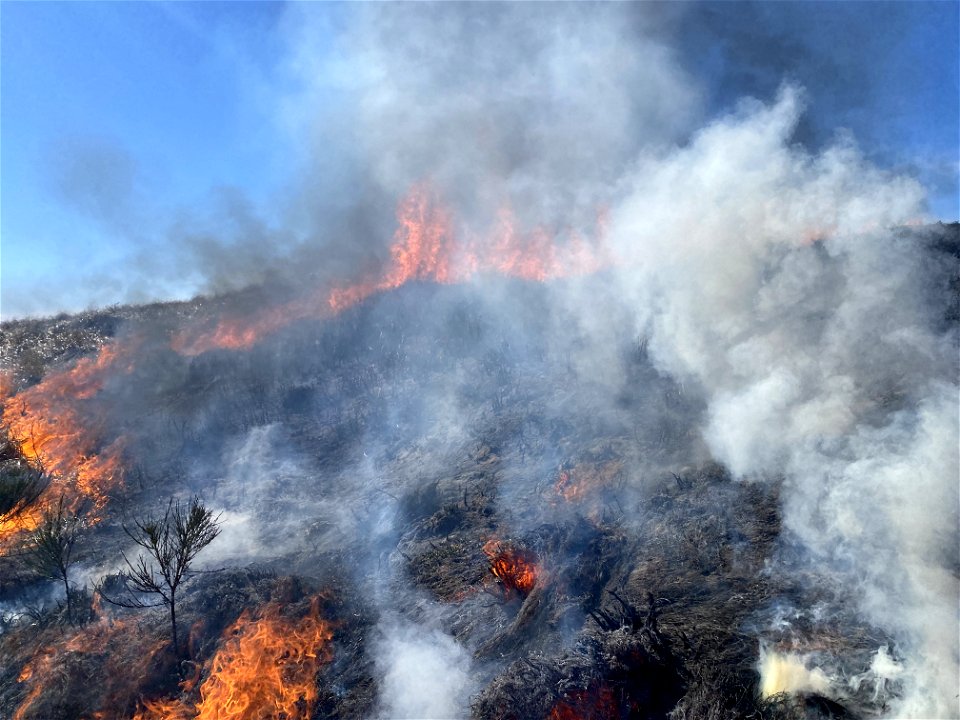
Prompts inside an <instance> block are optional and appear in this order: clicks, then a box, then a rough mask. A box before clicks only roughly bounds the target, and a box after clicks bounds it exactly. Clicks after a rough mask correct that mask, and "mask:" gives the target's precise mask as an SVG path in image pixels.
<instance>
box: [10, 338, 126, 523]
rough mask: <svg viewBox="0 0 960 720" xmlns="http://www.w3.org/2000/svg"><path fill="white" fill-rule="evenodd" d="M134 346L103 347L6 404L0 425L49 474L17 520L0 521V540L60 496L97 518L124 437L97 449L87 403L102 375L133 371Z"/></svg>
mask: <svg viewBox="0 0 960 720" xmlns="http://www.w3.org/2000/svg"><path fill="white" fill-rule="evenodd" d="M132 350H133V346H132V345H125V346H118V345H104V346H103V347H102V348H101V349H100V352H99V353H98V354H97V355H96V356H94V357H89V358H81V359H80V360H79V361H77V363H75V364H74V365H73V366H72V367H71V368H69V369H67V370H63V371H60V372H57V373H53V374H51V375H49V376H48V377H46V378H44V380H43V381H42V382H40V383H39V384H37V385H34V386H32V387H29V388H27V389H26V390H24V391H23V392H20V393H18V394H17V395H15V396H14V397H12V398H10V399H8V400H7V401H6V402H5V403H4V408H3V425H4V427H5V428H6V430H7V433H8V434H9V436H10V438H11V439H12V440H13V441H14V442H16V443H17V444H18V445H19V447H20V451H21V453H22V454H23V456H24V457H25V458H26V459H27V460H28V461H30V462H32V463H33V464H35V465H37V466H38V467H41V468H43V470H44V471H46V472H47V473H48V475H49V476H50V478H51V483H50V485H49V486H48V487H47V489H46V490H45V491H44V494H43V495H42V496H41V498H40V500H39V501H38V503H37V504H36V505H35V506H34V507H33V508H31V510H30V511H29V512H28V513H26V514H25V515H23V516H21V517H19V518H18V519H17V520H16V521H15V522H7V523H2V524H0V542H3V541H4V540H5V539H7V538H9V537H11V536H12V535H13V534H15V533H17V532H19V531H22V530H31V529H33V528H35V527H36V526H37V523H38V522H39V519H40V516H41V514H42V512H43V510H44V508H46V507H49V506H51V505H52V504H53V503H55V502H58V501H59V498H60V497H61V496H63V498H64V500H65V501H66V504H67V507H68V508H69V509H70V510H72V511H75V510H78V509H80V508H81V507H84V508H85V509H86V510H87V512H88V520H89V521H90V522H96V521H97V520H98V519H99V512H100V511H101V510H102V509H103V507H104V506H105V505H106V503H107V501H108V498H109V495H110V494H111V493H112V492H114V491H115V490H116V489H117V488H118V487H119V486H120V483H121V482H122V467H121V458H122V454H123V446H124V441H123V439H122V438H121V439H118V440H115V441H114V442H113V443H111V444H110V445H108V446H107V447H106V448H101V447H100V445H101V429H102V428H101V427H100V423H99V422H98V421H97V420H96V417H95V413H92V412H86V409H87V408H86V407H85V401H88V400H90V399H91V398H93V397H94V396H96V395H97V393H98V392H100V390H101V389H102V388H103V385H104V382H105V381H106V378H107V377H108V376H109V375H110V374H112V373H116V372H118V371H126V372H129V371H130V370H131V369H132V365H131V362H130V360H129V357H130V354H131V352H132Z"/></svg>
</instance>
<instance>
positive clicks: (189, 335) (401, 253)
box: [171, 183, 610, 355]
mask: <svg viewBox="0 0 960 720" xmlns="http://www.w3.org/2000/svg"><path fill="white" fill-rule="evenodd" d="M596 226H597V232H598V237H597V240H596V241H595V242H594V243H590V242H588V241H587V240H585V239H584V238H583V237H582V236H581V235H580V234H579V233H577V232H575V231H570V232H569V233H568V235H569V237H568V241H567V242H566V243H565V246H563V247H561V246H559V245H558V244H557V243H556V242H555V235H556V234H552V233H549V232H548V231H547V229H546V228H543V227H538V228H535V229H534V230H533V231H532V232H530V233H527V234H524V233H521V232H519V231H517V229H516V221H515V219H514V216H513V212H512V211H511V210H510V208H509V207H504V208H502V209H501V210H500V212H499V213H498V215H497V222H496V223H495V226H494V229H493V232H492V235H491V236H490V237H487V238H474V239H473V240H471V241H469V242H462V241H460V240H459V239H458V238H457V236H456V232H455V230H454V221H453V217H452V214H451V213H450V212H449V211H448V210H447V209H445V208H444V207H443V206H442V205H441V203H440V201H439V199H438V198H437V197H436V194H435V193H433V192H432V191H431V190H430V188H429V187H428V186H427V185H426V184H423V183H421V184H418V185H415V186H414V187H413V188H412V189H411V190H410V192H409V193H408V194H407V196H406V197H404V198H403V199H402V200H401V201H400V203H399V205H398V207H397V229H396V231H395V232H394V236H393V243H392V244H391V246H390V264H389V265H388V266H387V267H386V268H385V269H384V271H383V272H382V273H381V274H380V275H379V276H377V277H373V278H367V279H366V280H363V281H360V282H357V283H354V284H352V285H346V286H343V287H335V288H333V289H332V290H330V291H329V292H325V291H317V292H314V293H311V294H309V295H308V296H306V297H305V298H301V299H298V300H294V301H292V302H289V303H285V304H283V305H280V306H277V307H272V308H266V309H264V310H262V311H260V312H258V313H257V314H255V315H254V316H253V317H249V318H241V317H233V318H227V319H222V320H220V321H219V322H218V323H217V324H216V326H215V327H214V328H213V329H208V328H206V327H203V326H194V327H192V328H189V329H187V330H185V331H183V332H180V333H178V334H177V335H175V336H174V338H173V340H172V343H171V345H172V347H173V349H174V350H176V351H177V352H179V353H181V354H184V355H198V354H200V353H203V352H207V351H209V350H216V349H222V350H240V349H245V348H249V347H252V346H253V345H254V344H256V343H257V342H258V341H259V340H260V339H261V338H262V337H263V336H264V335H268V334H270V333H272V332H275V331H277V330H279V329H280V328H282V327H285V326H286V325H289V324H290V323H292V322H295V321H297V320H302V319H305V318H311V317H312V318H323V317H327V316H330V315H331V314H335V313H338V312H340V311H342V310H345V309H346V308H349V307H351V306H353V305H356V304H357V303H359V302H362V301H363V300H365V299H366V298H368V297H370V296H371V295H374V294H376V293H378V292H383V291H385V290H390V289H393V288H398V287H400V286H401V285H404V284H406V283H408V282H412V281H428V282H435V283H442V284H445V283H457V282H464V281H467V280H469V279H470V278H471V277H472V276H474V275H476V274H478V273H496V274H499V275H504V276H507V277H514V278H520V279H524V280H531V281H539V282H544V281H547V280H553V279H558V278H565V277H573V276H576V275H586V274H589V273H594V272H597V271H598V270H600V269H602V268H603V267H605V266H607V265H609V264H610V257H609V254H608V253H607V252H606V250H605V248H604V247H603V245H604V237H603V236H604V233H605V229H606V214H605V213H604V212H602V213H599V214H598V218H597V224H596Z"/></svg>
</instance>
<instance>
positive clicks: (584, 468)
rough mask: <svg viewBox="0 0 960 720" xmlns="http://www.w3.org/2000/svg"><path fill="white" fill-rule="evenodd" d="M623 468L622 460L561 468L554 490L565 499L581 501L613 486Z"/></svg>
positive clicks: (573, 501) (570, 501) (575, 501)
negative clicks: (567, 468)
mask: <svg viewBox="0 0 960 720" xmlns="http://www.w3.org/2000/svg"><path fill="white" fill-rule="evenodd" d="M622 469H623V463H622V462H620V461H611V462H607V463H604V464H603V465H600V466H599V467H598V466H594V465H589V464H586V463H580V464H578V465H576V466H575V467H573V468H571V469H569V470H561V471H560V473H559V475H557V481H556V482H555V483H554V485H553V490H554V492H555V493H556V494H557V495H559V496H560V497H562V498H563V499H564V500H565V501H567V502H569V503H579V502H582V501H583V500H585V499H588V498H590V497H592V496H595V495H596V494H598V493H599V491H601V490H602V489H603V488H605V487H610V486H612V485H613V484H614V483H615V481H616V478H617V477H618V475H619V474H620V471H621V470H622Z"/></svg>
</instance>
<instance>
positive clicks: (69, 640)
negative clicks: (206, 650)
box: [12, 617, 167, 720]
mask: <svg viewBox="0 0 960 720" xmlns="http://www.w3.org/2000/svg"><path fill="white" fill-rule="evenodd" d="M59 632H60V631H58V633H59ZM166 645H167V640H166V638H164V637H150V636H147V637H146V640H144V633H143V629H142V628H141V627H140V626H139V625H137V624H136V622H134V621H132V620H117V619H112V618H108V617H101V619H100V620H98V621H97V622H95V623H93V624H91V625H87V626H86V627H83V628H76V629H72V630H70V631H69V634H68V635H67V637H66V638H64V637H63V636H62V635H59V634H58V635H57V636H56V637H55V639H54V640H53V642H52V643H51V644H50V645H47V646H45V647H43V648H42V649H41V650H40V651H39V652H37V653H36V654H35V655H34V657H33V658H32V659H31V660H30V662H28V663H27V664H26V666H24V668H23V670H22V671H21V672H20V675H19V676H18V678H17V682H19V683H24V684H27V686H28V688H29V689H28V691H27V694H26V697H24V699H23V701H22V702H21V703H20V705H19V707H18V708H17V710H16V712H15V713H14V714H13V716H12V720H26V719H27V718H36V717H39V716H38V715H37V710H38V708H37V707H36V705H37V701H38V700H39V699H40V698H41V697H42V696H43V695H44V693H45V692H47V691H49V690H57V689H59V688H60V687H61V686H62V683H63V675H64V674H65V673H69V672H71V670H70V668H71V667H72V668H73V672H76V668H78V667H80V666H81V665H85V664H86V663H88V662H90V661H89V660H88V659H86V658H87V657H88V656H102V657H103V661H104V662H105V663H107V665H108V667H105V669H104V672H103V673H102V675H101V678H102V679H101V681H100V683H101V686H102V696H101V700H100V705H101V707H107V708H110V710H112V711H113V712H95V713H94V714H93V715H92V717H99V718H120V717H122V716H123V710H122V708H123V707H125V706H127V705H128V704H132V702H133V700H134V698H135V696H136V693H137V686H138V684H139V683H140V681H141V680H142V679H143V678H144V677H145V676H146V675H147V672H148V668H149V666H150V664H151V662H152V660H153V658H154V656H155V655H156V654H157V653H158V652H160V651H161V650H162V649H163V648H164V647H165V646H166ZM111 664H114V665H115V667H109V665H111Z"/></svg>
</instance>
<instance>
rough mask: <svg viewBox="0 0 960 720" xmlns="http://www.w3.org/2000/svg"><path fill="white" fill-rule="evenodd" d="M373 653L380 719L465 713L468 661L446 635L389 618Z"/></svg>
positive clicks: (438, 717) (454, 642)
mask: <svg viewBox="0 0 960 720" xmlns="http://www.w3.org/2000/svg"><path fill="white" fill-rule="evenodd" d="M374 651H375V656H376V661H377V665H378V669H379V671H380V674H381V676H382V678H383V679H382V681H381V682H382V685H383V686H382V688H381V706H380V717H383V718H397V719H398V720H399V719H400V718H422V719H423V720H427V719H428V718H435V719H436V720H442V719H443V718H453V717H463V716H464V715H465V714H466V709H467V699H468V691H469V690H470V689H471V687H472V684H471V677H472V675H471V673H470V665H471V663H470V656H469V654H468V653H467V652H466V650H464V648H463V647H462V646H460V645H458V644H457V643H456V641H455V640H454V639H453V638H451V637H450V636H449V635H447V634H445V633H443V632H440V631H438V630H433V629H430V628H429V627H424V626H420V625H413V624H410V623H409V622H407V623H405V622H403V621H401V620H399V619H396V618H394V621H393V622H391V623H388V624H387V625H386V626H385V627H384V628H383V629H382V630H381V636H380V638H379V639H378V641H377V642H376V643H375V644H374Z"/></svg>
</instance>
